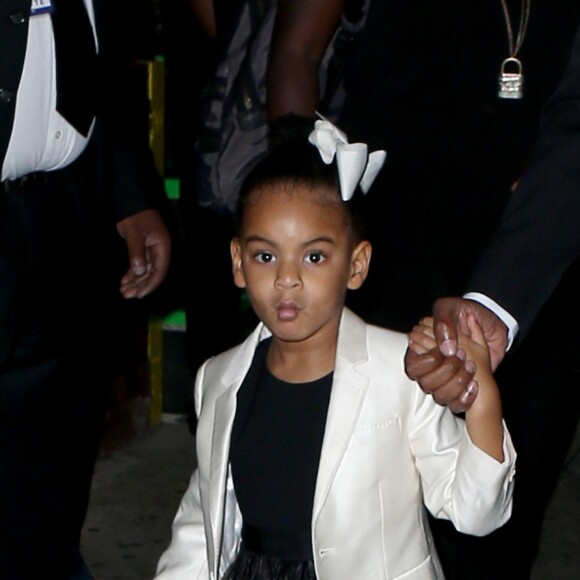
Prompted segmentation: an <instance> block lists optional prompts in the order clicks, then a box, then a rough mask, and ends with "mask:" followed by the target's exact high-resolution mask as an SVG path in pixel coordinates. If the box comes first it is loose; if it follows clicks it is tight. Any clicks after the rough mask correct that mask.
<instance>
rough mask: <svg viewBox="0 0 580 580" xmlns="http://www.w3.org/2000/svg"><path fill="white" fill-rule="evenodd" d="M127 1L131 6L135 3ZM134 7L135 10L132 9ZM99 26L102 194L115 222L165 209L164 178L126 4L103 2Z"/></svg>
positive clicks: (144, 81) (144, 79)
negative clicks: (157, 159)
mask: <svg viewBox="0 0 580 580" xmlns="http://www.w3.org/2000/svg"><path fill="white" fill-rule="evenodd" d="M133 4H134V3H131V4H130V5H133ZM136 9H137V8H136ZM101 12H102V18H101V19H100V22H101V24H100V27H99V39H100V43H99V52H100V56H101V59H100V61H101V67H102V70H101V84H102V87H101V95H100V96H101V103H102V110H101V114H100V115H99V117H100V119H99V120H100V123H99V126H98V127H97V130H98V131H100V132H101V133H102V134H101V136H100V139H96V141H100V142H102V143H103V147H102V150H101V151H100V152H99V153H98V155H101V156H102V159H101V163H100V167H102V168H103V175H102V184H103V188H104V189H105V191H104V194H105V195H106V196H107V197H109V196H110V197H111V199H112V200H113V211H114V217H115V220H116V221H119V220H121V219H123V218H126V217H128V216H130V215H132V214H135V213H138V212H140V211H143V210H145V209H151V208H156V209H160V208H161V209H164V208H162V207H160V206H163V204H164V203H165V196H164V189H163V181H162V179H161V175H160V173H159V171H158V169H157V168H156V166H155V161H154V158H153V155H152V153H151V150H150V147H149V116H150V111H149V102H148V99H147V79H146V72H145V68H144V66H142V65H140V64H139V63H138V61H137V60H136V58H135V56H136V53H137V49H136V48H135V47H134V46H133V45H134V43H135V42H134V40H133V39H132V35H131V33H130V31H131V30H132V27H131V14H130V13H129V9H128V7H124V8H119V7H118V6H117V5H116V4H114V3H110V2H103V3H102V6H101Z"/></svg>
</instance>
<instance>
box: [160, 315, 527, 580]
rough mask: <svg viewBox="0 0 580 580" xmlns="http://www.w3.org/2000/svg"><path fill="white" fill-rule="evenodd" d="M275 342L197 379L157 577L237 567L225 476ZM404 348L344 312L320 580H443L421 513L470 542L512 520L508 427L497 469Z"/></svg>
mask: <svg viewBox="0 0 580 580" xmlns="http://www.w3.org/2000/svg"><path fill="white" fill-rule="evenodd" d="M268 335H269V332H268V330H267V329H266V328H265V327H264V326H263V325H262V324H260V325H259V326H258V327H257V328H256V330H255V331H254V332H253V333H252V334H251V335H250V337H249V338H248V339H247V340H246V341H245V342H244V343H243V344H241V345H239V346H237V347H235V348H233V349H231V350H229V351H227V352H225V353H222V354H220V355H219V356H217V357H215V358H212V359H210V360H209V361H207V362H206V363H205V364H204V365H203V366H202V367H201V369H200V370H199V372H198V375H197V379H196V384H195V401H196V411H197V414H198V417H199V422H198V428H197V460H198V469H197V470H196V471H195V473H194V474H193V476H192V478H191V482H190V485H189V488H188V489H187V491H186V492H185V495H184V497H183V500H182V502H181V505H180V507H179V510H178V512H177V515H176V517H175V520H174V523H173V534H172V541H171V544H170V546H169V548H168V549H167V550H166V551H165V553H164V554H163V555H162V557H161V559H160V561H159V565H158V575H157V576H156V578H157V580H177V579H179V580H186V579H187V580H193V579H195V580H197V579H210V580H214V579H218V578H222V576H223V574H224V573H225V571H226V569H227V567H228V566H229V564H230V563H231V562H232V561H233V560H234V559H235V556H236V553H237V550H238V546H239V542H240V533H241V527H242V517H241V514H240V511H239V508H238V505H237V503H236V497H235V493H234V488H233V484H232V478H231V471H230V467H229V448H230V435H231V431H232V425H233V422H234V416H235V412H236V393H237V391H238V389H239V387H240V385H241V383H242V381H243V379H244V377H245V375H246V373H247V371H248V369H249V367H250V364H251V362H252V357H253V355H254V351H255V349H256V346H257V344H258V342H259V341H260V340H262V339H263V338H265V337H266V336H268ZM406 346H407V340H406V337H405V335H403V334H400V333H396V332H392V331H389V330H384V329H380V328H377V327H374V326H370V325H367V324H365V323H364V322H363V321H362V320H361V319H360V318H358V317H357V316H355V315H354V314H353V313H352V312H350V311H349V310H347V309H345V310H344V312H343V315H342V319H341V324H340V330H339V337H338V348H337V354H336V365H335V369H334V380H333V384H332V391H331V396H330V403H329V408H328V416H327V420H326V428H325V433H324V440H323V445H322V452H321V457H320V464H319V468H318V478H317V481H316V491H315V497H314V508H313V513H312V544H313V545H312V548H313V554H314V564H315V568H316V575H317V577H318V578H319V579H320V580H387V579H393V580H394V579H402V578H405V579H406V580H431V579H439V578H443V574H442V572H441V569H440V566H439V561H438V559H437V555H436V553H435V548H434V546H433V544H432V539H431V534H430V532H429V529H428V524H427V521H426V518H425V510H424V505H426V506H427V508H428V509H429V510H430V511H431V513H432V514H433V515H434V516H436V517H439V518H445V519H449V520H451V521H452V522H453V523H454V525H455V527H456V528H457V529H458V530H460V531H462V532H465V533H468V534H474V535H485V534H488V533H489V532H491V531H492V530H494V529H495V528H498V527H499V526H501V525H502V524H504V523H505V522H506V521H507V520H508V518H509V516H510V514H511V498H512V490H513V476H514V473H515V468H514V464H515V457H516V454H515V452H514V449H513V446H512V443H511V439H510V436H509V434H508V432H507V430H505V426H504V433H505V434H504V455H505V460H504V462H503V463H499V462H497V461H496V460H495V459H493V458H492V457H490V456H488V455H486V454H485V453H484V452H482V451H481V450H479V449H478V448H477V447H475V446H474V445H473V444H472V443H471V441H470V439H469V436H468V435H467V431H466V428H465V422H464V421H462V420H461V419H459V418H457V417H455V416H454V415H453V413H451V411H449V410H448V409H447V408H444V407H441V406H439V405H437V404H436V403H435V402H434V400H433V398H432V397H431V396H429V395H425V394H424V393H423V391H421V389H420V388H419V386H418V385H417V384H416V383H415V382H413V381H411V380H409V379H408V378H407V376H406V375H405V372H404V368H403V356H404V353H405V349H406Z"/></svg>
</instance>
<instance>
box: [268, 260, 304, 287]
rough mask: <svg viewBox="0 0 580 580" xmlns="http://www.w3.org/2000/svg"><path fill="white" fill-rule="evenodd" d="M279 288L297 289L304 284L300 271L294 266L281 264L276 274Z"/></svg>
mask: <svg viewBox="0 0 580 580" xmlns="http://www.w3.org/2000/svg"><path fill="white" fill-rule="evenodd" d="M275 284H276V287H277V288H295V287H297V286H300V285H301V284H302V279H301V277H300V270H299V268H298V267H296V266H295V265H293V264H288V263H281V264H280V266H279V267H278V271H277V272H276V283H275Z"/></svg>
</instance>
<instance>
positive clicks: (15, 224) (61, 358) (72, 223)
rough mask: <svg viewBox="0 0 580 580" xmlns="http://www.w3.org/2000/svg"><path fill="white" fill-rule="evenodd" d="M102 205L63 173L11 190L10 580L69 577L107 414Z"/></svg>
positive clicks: (5, 317)
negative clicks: (101, 358)
mask: <svg viewBox="0 0 580 580" xmlns="http://www.w3.org/2000/svg"><path fill="white" fill-rule="evenodd" d="M97 218H98V212H97V211H96V204H95V201H94V197H93V198H91V196H90V194H89V193H88V191H87V190H86V189H85V188H84V187H83V186H82V184H81V181H80V180H79V179H77V178H76V177H75V176H74V171H73V170H62V171H58V172H53V173H50V174H46V175H45V176H41V177H37V178H35V179H31V180H29V181H27V182H26V183H24V184H23V185H22V186H11V187H10V188H8V189H7V188H5V187H4V185H2V186H0V514H1V516H0V576H1V577H3V578H10V579H11V580H30V579H32V578H44V577H51V578H56V579H67V578H68V577H69V575H70V566H71V565H72V561H73V558H75V557H78V554H77V553H76V550H77V549H78V543H79V535H80V530H81V527H82V523H83V520H84V516H85V511H86V506H87V500H88V494H89V488H90V481H91V476H92V470H93V465H94V460H95V457H96V450H97V446H98V439H99V434H100V426H101V420H102V414H103V400H104V398H103V396H102V395H103V392H102V385H103V383H102V381H101V380H100V378H101V377H100V374H101V371H100V368H99V367H100V366H101V365H102V361H100V362H99V360H98V357H99V350H100V348H101V346H100V345H102V340H101V336H100V334H101V332H100V329H101V327H102V325H101V321H102V314H101V308H102V293H101V284H102V272H101V268H100V265H101V260H100V258H99V252H98V248H99V246H100V239H99V234H98V231H99V230H98V228H97V227H96V221H98V220H97Z"/></svg>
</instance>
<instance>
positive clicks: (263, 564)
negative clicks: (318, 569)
mask: <svg viewBox="0 0 580 580" xmlns="http://www.w3.org/2000/svg"><path fill="white" fill-rule="evenodd" d="M224 580H316V574H315V572H314V564H313V562H312V561H309V560H306V561H304V560H302V561H300V560H285V559H282V558H279V557H277V556H268V555H265V554H258V553H255V552H251V551H249V550H247V549H246V548H245V546H244V544H243V543H242V545H241V547H240V551H239V553H238V556H237V558H236V560H235V562H234V563H233V564H232V565H231V566H230V567H229V569H228V571H227V572H226V574H225V576H224Z"/></svg>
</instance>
